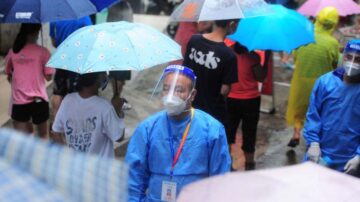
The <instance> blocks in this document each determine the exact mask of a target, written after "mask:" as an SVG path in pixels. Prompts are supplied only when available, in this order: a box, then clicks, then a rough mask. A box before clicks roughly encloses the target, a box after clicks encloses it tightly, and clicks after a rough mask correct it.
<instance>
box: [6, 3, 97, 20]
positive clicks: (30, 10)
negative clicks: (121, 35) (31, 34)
mask: <svg viewBox="0 0 360 202" xmlns="http://www.w3.org/2000/svg"><path fill="white" fill-rule="evenodd" d="M97 11H98V10H97V9H96V7H95V6H94V4H92V2H91V1H89V0H76V1H75V0H1V3H0V23H43V22H51V21H59V20H70V19H77V18H80V17H83V16H86V15H90V14H93V13H96V12H97Z"/></svg>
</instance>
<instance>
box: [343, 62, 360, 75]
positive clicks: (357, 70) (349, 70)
mask: <svg viewBox="0 0 360 202" xmlns="http://www.w3.org/2000/svg"><path fill="white" fill-rule="evenodd" d="M343 67H344V68H345V72H346V75H348V76H350V77H351V76H356V75H359V74H360V64H357V63H354V62H351V61H346V62H344V64H343Z"/></svg>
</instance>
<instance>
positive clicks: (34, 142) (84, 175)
mask: <svg viewBox="0 0 360 202" xmlns="http://www.w3.org/2000/svg"><path fill="white" fill-rule="evenodd" d="M127 175H128V168H127V166H126V165H125V164H123V163H122V162H120V161H117V160H114V159H106V158H105V159H104V158H100V157H98V156H95V155H89V154H84V153H80V152H75V151H73V150H70V149H69V148H68V147H64V146H60V145H54V144H53V145H51V144H50V143H49V142H46V141H44V140H40V139H38V138H34V137H30V136H27V135H24V134H19V133H17V132H14V131H12V130H9V129H0V201H8V202H18V201H57V202H60V201H61V202H62V201H84V202H87V201H89V202H90V201H98V202H108V201H109V202H111V201H113V202H125V201H127V191H128V190H127Z"/></svg>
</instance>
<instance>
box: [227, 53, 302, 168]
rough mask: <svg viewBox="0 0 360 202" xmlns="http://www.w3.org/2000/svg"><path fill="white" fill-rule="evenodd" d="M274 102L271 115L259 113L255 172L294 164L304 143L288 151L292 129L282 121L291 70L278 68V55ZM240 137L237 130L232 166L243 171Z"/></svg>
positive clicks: (265, 103) (276, 56)
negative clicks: (273, 110)
mask: <svg viewBox="0 0 360 202" xmlns="http://www.w3.org/2000/svg"><path fill="white" fill-rule="evenodd" d="M274 60H275V63H274V81H275V84H274V89H275V92H274V101H275V113H274V114H268V113H261V114H260V121H259V124H258V133H257V143H256V152H255V156H256V162H257V164H256V169H264V168H274V167H281V166H285V165H292V164H297V163H300V162H301V161H302V158H303V155H304V151H305V143H304V141H303V140H301V142H300V145H299V146H298V147H297V148H295V149H291V148H289V147H288V146H287V144H288V142H289V140H290V138H291V136H292V132H293V129H292V128H291V127H288V126H287V124H286V121H285V113H286V107H287V99H288V92H289V85H287V84H289V83H290V80H291V76H292V72H293V71H292V70H291V69H287V68H284V67H282V65H281V64H280V61H279V55H278V54H275V55H274ZM269 102H271V99H269V97H267V96H265V97H263V98H262V104H263V105H269ZM241 144H242V135H241V131H240V129H239V131H238V135H237V138H236V144H235V145H233V146H232V151H233V152H232V157H233V159H234V162H233V167H234V168H235V169H238V170H244V156H243V152H242V150H241Z"/></svg>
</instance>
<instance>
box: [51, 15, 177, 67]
mask: <svg viewBox="0 0 360 202" xmlns="http://www.w3.org/2000/svg"><path fill="white" fill-rule="evenodd" d="M179 59H182V56H181V48H180V46H179V45H178V44H177V43H176V42H175V41H173V40H172V39H170V38H169V37H168V36H166V35H164V34H163V33H161V32H159V31H157V30H155V29H154V28H152V27H149V26H147V25H143V24H138V23H129V22H125V21H121V22H112V23H102V24H98V25H93V26H87V27H84V28H81V29H79V30H78V31H76V32H74V33H73V34H71V35H70V36H69V37H68V38H67V39H66V40H65V41H63V42H62V43H61V45H60V46H59V47H58V48H57V50H56V52H55V53H54V54H53V55H52V56H51V58H50V60H49V62H48V63H47V66H49V67H55V68H60V69H65V70H68V71H73V72H77V73H80V74H84V73H91V72H102V71H111V70H143V69H146V68H150V67H153V66H155V65H159V64H163V63H167V62H170V61H175V60H179Z"/></svg>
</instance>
